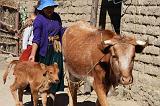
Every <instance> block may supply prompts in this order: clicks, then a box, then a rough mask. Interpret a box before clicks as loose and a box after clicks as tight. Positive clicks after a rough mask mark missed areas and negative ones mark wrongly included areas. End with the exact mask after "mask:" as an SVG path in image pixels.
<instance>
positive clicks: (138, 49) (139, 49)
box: [135, 40, 148, 53]
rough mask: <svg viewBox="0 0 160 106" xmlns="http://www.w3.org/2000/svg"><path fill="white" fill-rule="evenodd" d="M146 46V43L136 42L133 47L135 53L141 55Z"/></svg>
mask: <svg viewBox="0 0 160 106" xmlns="http://www.w3.org/2000/svg"><path fill="white" fill-rule="evenodd" d="M147 45H148V41H146V42H145V41H141V40H137V41H136V46H135V51H136V53H141V52H142V51H143V49H144V48H145V47H146V46H147Z"/></svg>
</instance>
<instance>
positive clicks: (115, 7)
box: [99, 0, 122, 34]
mask: <svg viewBox="0 0 160 106" xmlns="http://www.w3.org/2000/svg"><path fill="white" fill-rule="evenodd" d="M121 10H122V0H102V3H101V11H100V18H99V27H100V29H105V25H106V11H108V15H109V17H110V20H111V24H112V26H113V29H114V31H115V32H116V33H117V34H120V24H121Z"/></svg>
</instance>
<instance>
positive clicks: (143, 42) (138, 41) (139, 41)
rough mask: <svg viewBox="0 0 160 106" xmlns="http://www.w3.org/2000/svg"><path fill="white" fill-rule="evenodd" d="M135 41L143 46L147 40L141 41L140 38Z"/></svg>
mask: <svg viewBox="0 0 160 106" xmlns="http://www.w3.org/2000/svg"><path fill="white" fill-rule="evenodd" d="M136 43H137V44H138V45H142V46H145V45H146V44H147V42H145V41H141V40H137V41H136Z"/></svg>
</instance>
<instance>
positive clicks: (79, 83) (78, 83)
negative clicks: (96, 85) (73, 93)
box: [66, 54, 106, 87]
mask: <svg viewBox="0 0 160 106" xmlns="http://www.w3.org/2000/svg"><path fill="white" fill-rule="evenodd" d="M105 55H106V54H104V55H103V56H102V57H101V58H100V59H99V60H98V61H97V62H96V63H95V64H94V65H93V66H92V67H91V69H90V70H89V71H88V72H87V74H86V75H85V77H83V78H82V79H81V80H80V81H78V82H77V81H72V80H70V79H69V78H68V77H66V78H67V81H69V82H71V83H73V84H77V85H79V87H80V86H81V85H83V84H84V82H83V81H84V80H85V79H86V77H87V76H88V74H89V73H90V72H91V71H92V70H93V69H94V68H95V67H96V65H97V64H99V62H100V61H101V60H102V59H103V57H104V56H105Z"/></svg>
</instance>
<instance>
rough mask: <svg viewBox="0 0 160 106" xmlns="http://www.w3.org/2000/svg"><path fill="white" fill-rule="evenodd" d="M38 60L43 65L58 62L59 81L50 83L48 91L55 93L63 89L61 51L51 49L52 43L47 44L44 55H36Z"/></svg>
mask: <svg viewBox="0 0 160 106" xmlns="http://www.w3.org/2000/svg"><path fill="white" fill-rule="evenodd" d="M38 61H39V62H40V63H44V64H45V65H51V64H53V63H54V62H56V63H57V64H58V67H59V74H58V76H59V80H60V83H58V84H52V85H51V88H50V92H52V93H55V92H57V91H64V73H63V56H62V53H61V52H57V51H55V50H54V49H53V45H48V48H47V53H46V56H40V55H39V56H38Z"/></svg>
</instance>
